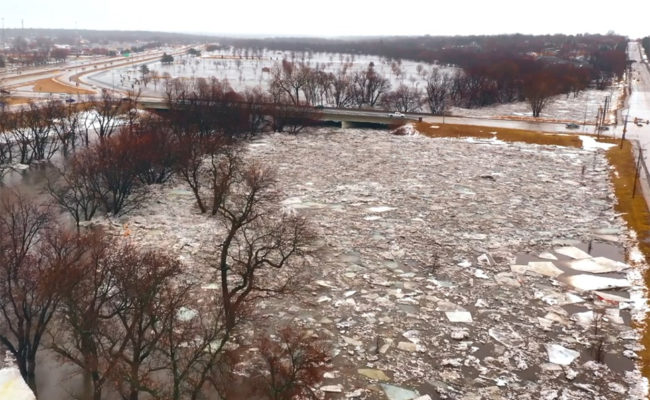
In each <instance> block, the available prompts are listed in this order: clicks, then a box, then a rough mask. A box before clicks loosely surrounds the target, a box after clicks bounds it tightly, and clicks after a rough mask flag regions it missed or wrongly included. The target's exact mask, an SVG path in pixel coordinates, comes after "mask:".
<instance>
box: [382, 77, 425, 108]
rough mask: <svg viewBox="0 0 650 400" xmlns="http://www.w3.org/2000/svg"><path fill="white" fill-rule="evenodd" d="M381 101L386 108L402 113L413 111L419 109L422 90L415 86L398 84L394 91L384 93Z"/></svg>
mask: <svg viewBox="0 0 650 400" xmlns="http://www.w3.org/2000/svg"><path fill="white" fill-rule="evenodd" d="M381 101H382V104H384V106H385V107H387V108H388V109H391V110H398V111H401V112H403V113H408V112H414V111H417V110H419V109H420V106H421V104H422V92H421V91H420V90H419V89H418V88H417V87H409V86H406V85H404V84H400V85H399V86H398V87H397V89H395V90H394V91H391V92H387V93H385V94H384V95H383V96H382V100H381Z"/></svg>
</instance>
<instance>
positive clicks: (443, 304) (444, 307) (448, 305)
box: [436, 300, 467, 312]
mask: <svg viewBox="0 0 650 400" xmlns="http://www.w3.org/2000/svg"><path fill="white" fill-rule="evenodd" d="M436 311H444V312H449V311H467V310H465V309H464V308H463V307H461V306H459V305H457V304H454V303H452V302H450V301H447V300H440V301H438V307H436Z"/></svg>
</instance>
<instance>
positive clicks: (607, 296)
mask: <svg viewBox="0 0 650 400" xmlns="http://www.w3.org/2000/svg"><path fill="white" fill-rule="evenodd" d="M594 294H595V295H596V296H598V298H599V299H601V300H603V301H607V302H610V303H625V302H628V301H632V300H631V299H629V298H627V297H623V296H618V295H615V294H611V293H607V292H599V291H595V292H594Z"/></svg>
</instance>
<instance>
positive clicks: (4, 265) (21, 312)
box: [0, 190, 79, 392]
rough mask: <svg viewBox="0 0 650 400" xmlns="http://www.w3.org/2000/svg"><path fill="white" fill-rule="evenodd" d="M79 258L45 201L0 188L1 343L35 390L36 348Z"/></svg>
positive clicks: (72, 239) (72, 242) (37, 348)
mask: <svg viewBox="0 0 650 400" xmlns="http://www.w3.org/2000/svg"><path fill="white" fill-rule="evenodd" d="M78 259H79V252H78V251H77V247H76V243H75V240H74V238H73V237H71V236H69V235H67V234H66V233H64V232H60V231H58V230H57V229H56V225H55V224H54V221H53V219H52V217H51V214H50V212H49V210H48V209H47V208H46V207H44V206H42V205H40V204H38V203H36V202H35V201H34V200H32V199H30V197H29V196H27V195H25V194H23V193H20V192H16V191H12V190H5V191H4V192H3V193H2V195H1V196H0V343H2V346H3V347H4V348H6V349H7V350H8V351H9V352H10V353H11V354H12V355H13V356H14V357H15V358H16V361H17V364H18V369H19V370H20V373H21V375H22V376H23V378H24V379H25V381H26V382H27V384H28V385H29V387H30V388H31V389H32V390H33V391H34V392H36V366H37V364H36V354H37V352H38V350H39V348H40V345H41V342H42V340H43V338H44V335H45V333H46V329H47V327H48V325H49V324H50V322H51V321H52V318H53V316H54V314H55V312H56V311H57V307H58V305H59V302H60V293H61V289H62V288H63V287H64V286H65V285H66V282H67V278H68V277H69V275H68V271H69V269H70V266H71V265H72V264H74V263H75V262H76V261H78Z"/></svg>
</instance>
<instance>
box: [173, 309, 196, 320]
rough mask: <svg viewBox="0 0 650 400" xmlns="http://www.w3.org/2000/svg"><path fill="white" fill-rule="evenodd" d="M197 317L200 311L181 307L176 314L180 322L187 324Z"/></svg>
mask: <svg viewBox="0 0 650 400" xmlns="http://www.w3.org/2000/svg"><path fill="white" fill-rule="evenodd" d="M197 315H199V313H198V311H196V310H194V309H191V308H187V307H181V308H179V309H178V312H177V313H176V318H177V319H178V320H179V321H182V322H187V321H191V320H193V319H194V318H196V316H197Z"/></svg>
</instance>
